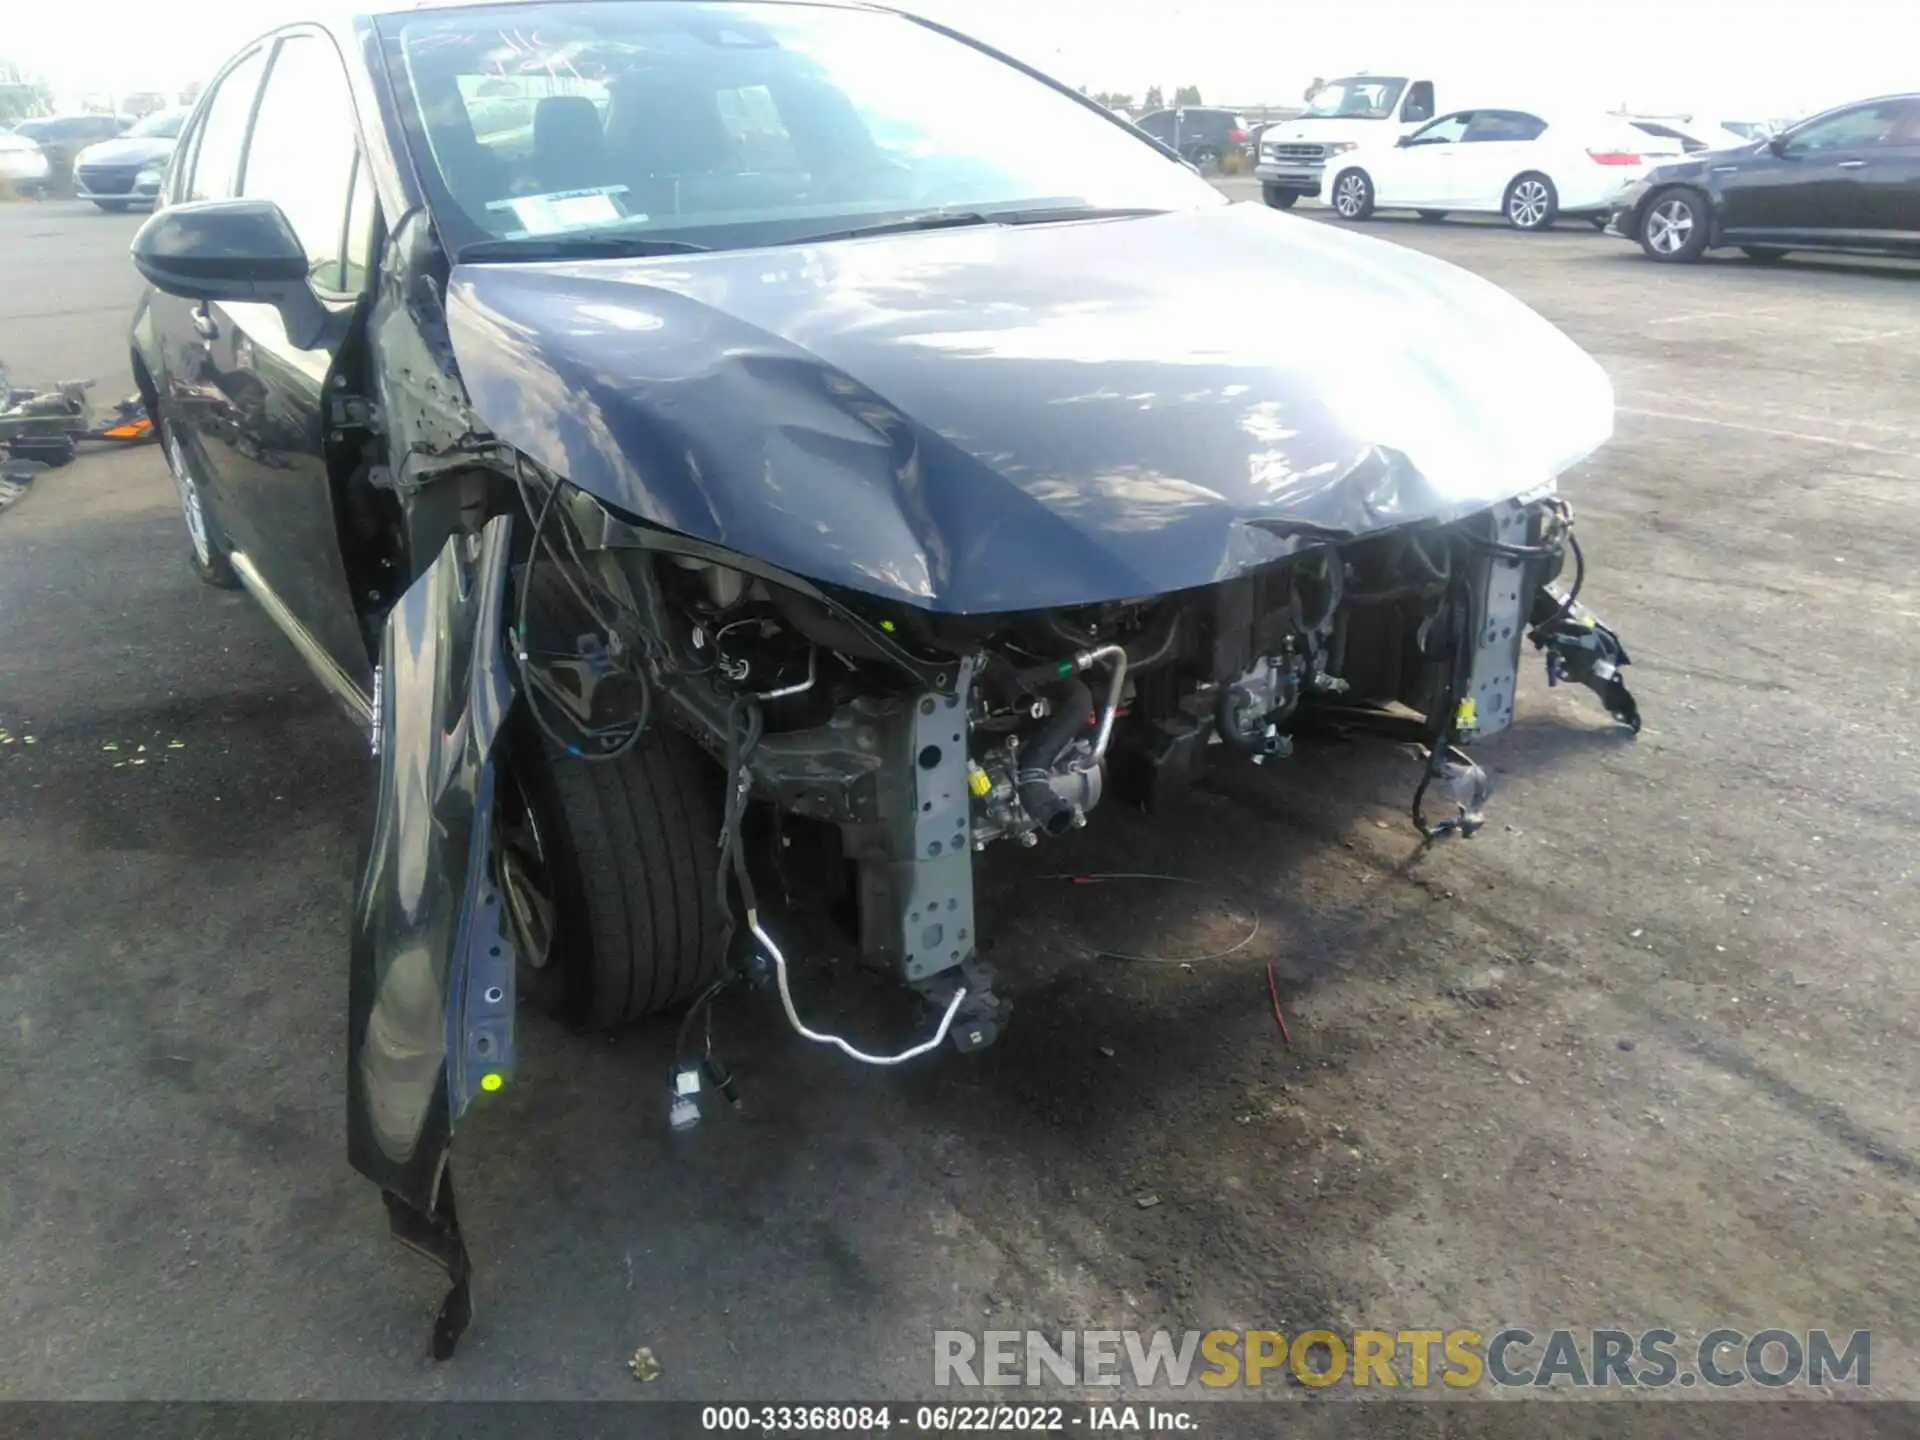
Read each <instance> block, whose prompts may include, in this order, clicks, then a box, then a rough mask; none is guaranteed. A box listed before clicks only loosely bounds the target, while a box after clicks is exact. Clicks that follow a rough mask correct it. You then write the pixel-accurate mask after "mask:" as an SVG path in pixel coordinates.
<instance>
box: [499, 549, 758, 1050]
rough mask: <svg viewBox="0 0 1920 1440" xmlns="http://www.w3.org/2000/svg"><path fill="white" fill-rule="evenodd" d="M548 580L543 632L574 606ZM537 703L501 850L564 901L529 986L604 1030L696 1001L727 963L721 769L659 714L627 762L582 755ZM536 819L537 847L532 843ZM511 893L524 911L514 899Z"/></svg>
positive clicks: (506, 797) (521, 721)
mask: <svg viewBox="0 0 1920 1440" xmlns="http://www.w3.org/2000/svg"><path fill="white" fill-rule="evenodd" d="M542 558H543V559H545V558H546V557H544V556H543V557H542ZM549 563H550V562H549ZM548 575H550V576H552V586H549V585H548V584H544V583H541V582H542V581H543V580H545V579H546V577H543V576H540V575H539V573H538V571H537V570H536V589H535V593H534V596H533V604H534V609H535V612H536V614H535V618H534V621H533V626H532V628H533V629H534V630H535V631H536V632H538V631H539V630H540V629H541V628H542V623H541V620H540V618H539V612H541V611H546V612H547V613H548V614H549V615H552V614H554V613H556V612H555V610H554V608H553V607H555V606H557V605H560V604H563V603H565V602H562V601H560V600H558V599H557V598H556V597H555V596H554V595H553V593H552V590H553V588H554V587H559V586H562V585H563V584H564V582H561V581H560V580H559V577H558V576H557V575H555V574H554V573H553V572H552V571H549V572H548ZM559 613H562V614H564V613H565V612H564V611H561V612H559ZM536 643H537V642H536ZM529 703H531V702H530V701H529V700H528V699H527V697H525V696H523V697H522V699H521V703H520V706H519V707H518V709H517V710H516V712H515V719H514V723H513V724H512V725H511V726H510V728H509V731H508V735H507V752H506V753H507V769H508V771H509V772H510V773H509V774H507V775H504V776H503V777H502V783H501V787H500V796H501V804H500V806H499V814H498V816H497V818H496V826H497V832H498V837H499V844H498V846H497V847H496V856H497V857H498V858H499V859H501V860H502V861H503V862H506V861H508V860H510V859H513V858H515V852H516V851H517V852H518V857H519V858H522V859H526V858H530V859H531V860H532V861H533V862H534V863H535V866H536V867H537V871H536V873H537V876H538V879H539V881H540V882H542V883H541V886H540V888H543V889H544V891H545V898H546V899H547V900H548V901H549V902H550V904H551V913H550V915H549V916H548V920H549V926H548V931H547V934H548V936H549V939H550V943H549V945H548V946H547V948H546V953H545V954H544V955H538V954H531V953H528V952H529V950H530V949H531V948H532V947H530V946H529V945H528V943H527V936H526V934H525V932H524V930H523V931H522V933H521V934H519V935H518V936H517V937H516V938H517V939H518V940H519V942H520V944H519V948H520V950H521V951H522V955H521V962H520V969H519V976H518V983H519V986H520V991H521V994H522V995H523V996H524V997H525V998H526V999H527V1001H528V1003H529V1004H530V1005H532V1006H534V1007H535V1008H537V1009H541V1010H544V1011H546V1012H547V1013H549V1014H552V1015H555V1016H556V1017H558V1018H560V1019H562V1020H564V1021H566V1022H567V1023H569V1024H572V1025H576V1026H582V1027H590V1028H594V1029H614V1028H617V1027H619V1026H622V1025H626V1024H630V1023H631V1022H633V1021H636V1020H640V1019H643V1018H644V1017H646V1016H649V1015H656V1014H659V1013H661V1012H662V1011H666V1010H671V1009H673V1008H675V1007H676V1006H679V1005H683V1004H685V1003H686V1002H687V1001H688V1000H691V999H692V998H693V997H694V996H695V995H696V994H698V993H699V991H700V990H701V989H702V988H703V987H704V986H706V985H707V984H709V983H710V982H711V981H712V980H713V979H714V978H715V977H716V976H717V975H718V974H719V970H720V963H721V959H722V956H721V944H720V938H721V919H720V916H719V914H718V902H717V900H716V898H715V895H714V863H715V859H716V851H715V848H714V840H715V837H716V836H717V835H718V834H719V830H720V778H721V777H720V771H719V767H717V766H715V765H714V764H713V763H712V761H710V760H709V759H707V757H706V756H705V755H703V754H702V753H701V752H700V750H699V749H698V748H697V747H695V746H694V744H693V743H692V742H691V741H690V740H688V739H687V738H686V737H685V736H684V735H682V734H681V733H680V732H679V731H678V730H675V729H673V728H672V727H670V726H669V725H667V724H666V723H665V722H664V721H661V720H660V719H659V718H658V716H657V714H656V719H655V725H654V728H653V729H652V730H650V731H649V732H648V733H647V735H646V736H645V737H644V738H643V739H642V740H641V741H640V743H639V744H637V745H635V746H634V747H633V749H631V750H630V751H628V752H627V753H626V754H625V755H623V756H621V757H620V758H619V759H617V760H583V759H580V758H578V757H575V756H570V755H568V754H566V753H565V752H564V751H563V750H562V749H561V748H560V747H559V746H558V745H557V744H555V743H554V741H553V740H552V739H551V738H550V737H548V736H546V735H545V734H543V733H542V732H541V730H540V728H539V726H538V725H537V724H536V723H535V722H534V720H533V718H532V716H531V715H530V713H529V712H528V710H527V706H528V704H529ZM562 723H564V722H562ZM556 728H559V726H558V725H556ZM520 806H523V807H524V811H522V812H521V813H516V807H520ZM529 819H530V821H531V827H532V832H533V838H534V842H535V843H534V847H533V850H532V853H531V855H530V856H529V853H528V848H527V847H526V845H525V844H524V842H523V835H524V831H525V829H526V828H527V827H526V822H527V821H528V820H529ZM516 832H519V833H516ZM505 868H506V866H505V864H504V863H503V865H502V870H503V878H504V871H505ZM509 888H510V887H509ZM508 902H509V903H508V913H509V914H510V915H513V914H516V912H517V909H518V907H517V906H516V905H515V904H514V903H513V896H512V895H511V894H509V896H508Z"/></svg>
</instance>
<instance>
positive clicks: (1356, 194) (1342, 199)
mask: <svg viewBox="0 0 1920 1440" xmlns="http://www.w3.org/2000/svg"><path fill="white" fill-rule="evenodd" d="M1327 198H1328V203H1329V204H1331V205H1332V206H1333V213H1334V214H1336V215H1338V216H1339V217H1340V218H1341V219H1342V220H1366V219H1370V218H1371V217H1372V215H1373V177H1372V176H1371V175H1369V174H1367V172H1366V171H1364V170H1342V171H1341V172H1340V173H1339V174H1338V175H1336V176H1334V177H1333V188H1332V189H1330V190H1329V191H1327Z"/></svg>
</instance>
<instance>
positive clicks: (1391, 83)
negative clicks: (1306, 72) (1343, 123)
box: [1304, 75, 1407, 120]
mask: <svg viewBox="0 0 1920 1440" xmlns="http://www.w3.org/2000/svg"><path fill="white" fill-rule="evenodd" d="M1406 88H1407V82H1406V80H1405V78H1404V77H1401V76H1395V75H1369V76H1365V77H1356V78H1354V79H1350V80H1335V81H1334V82H1333V83H1332V84H1330V85H1325V86H1322V87H1321V88H1320V89H1318V90H1316V91H1314V92H1313V98H1312V99H1311V100H1309V101H1308V102H1307V108H1306V111H1305V114H1304V118H1305V119H1308V120H1334V119H1345V120H1384V119H1386V118H1387V117H1388V116H1389V115H1391V114H1392V113H1393V107H1394V106H1395V105H1398V104H1399V103H1400V92H1401V91H1402V90H1404V89H1406Z"/></svg>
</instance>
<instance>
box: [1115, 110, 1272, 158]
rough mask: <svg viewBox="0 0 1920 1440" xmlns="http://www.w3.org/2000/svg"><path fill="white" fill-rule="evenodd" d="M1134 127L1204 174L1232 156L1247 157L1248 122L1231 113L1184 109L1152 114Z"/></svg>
mask: <svg viewBox="0 0 1920 1440" xmlns="http://www.w3.org/2000/svg"><path fill="white" fill-rule="evenodd" d="M1134 123H1135V124H1136V125H1138V126H1139V127H1140V128H1141V129H1142V130H1144V131H1146V132H1147V134H1149V135H1151V136H1152V137H1153V138H1154V139H1156V140H1158V141H1159V142H1160V143H1161V144H1162V145H1168V146H1171V147H1172V148H1173V149H1175V150H1178V151H1179V152H1180V158H1181V159H1183V160H1186V161H1188V162H1189V163H1191V164H1194V165H1198V166H1199V167H1200V168H1201V169H1202V170H1208V169H1211V168H1212V167H1214V166H1216V165H1218V164H1219V163H1220V161H1221V160H1222V159H1223V158H1224V157H1225V156H1227V155H1229V154H1237V155H1244V154H1245V153H1246V147H1247V122H1246V121H1245V120H1243V119H1241V118H1240V117H1239V116H1238V115H1236V114H1234V113H1233V112H1232V111H1231V110H1203V109H1201V108H1200V107H1199V106H1198V105H1185V106H1182V107H1180V108H1179V109H1176V110H1152V111H1149V112H1148V113H1147V114H1145V115H1142V116H1141V117H1140V118H1139V119H1138V120H1136V121H1135V122H1134Z"/></svg>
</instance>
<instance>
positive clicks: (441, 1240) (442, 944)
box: [347, 515, 515, 1357]
mask: <svg viewBox="0 0 1920 1440" xmlns="http://www.w3.org/2000/svg"><path fill="white" fill-rule="evenodd" d="M512 534H513V522H512V519H511V518H510V517H508V516H504V515H503V516H500V517H498V518H496V519H494V520H492V521H490V522H489V523H488V524H487V526H486V527H485V528H484V529H483V530H482V531H481V532H480V533H479V534H478V535H470V534H461V535H455V536H453V537H452V538H451V539H449V540H448V541H447V543H446V546H445V548H444V549H443V550H442V551H441V552H440V555H439V557H438V558H437V559H435V560H434V561H433V563H432V564H431V565H429V566H428V567H427V568H426V570H425V571H424V572H423V573H422V574H421V575H420V577H419V578H418V579H417V580H415V581H414V583H413V584H412V585H411V586H410V587H409V588H408V589H407V591H406V593H405V594H403V595H402V596H401V597H400V599H399V601H398V602H397V603H396V604H395V605H394V607H393V610H392V612H391V613H390V614H389V615H388V617H387V624H386V633H385V635H384V637H383V639H382V641H381V652H380V668H379V670H378V671H377V672H376V675H375V683H374V720H373V737H374V738H373V743H374V749H375V753H376V754H377V755H378V757H379V762H380V769H379V780H378V788H377V791H376V795H375V809H374V820H373V826H372V833H371V836H370V839H369V840H368V844H367V850H366V859H365V864H364V867H363V869H362V873H361V880H360V890H359V895H358V898H357V900H356V902H355V905H354V919H353V937H352V959H351V972H350V979H349V985H348V1022H347V1057H348V1058H347V1150H348V1156H349V1158H350V1159H351V1161H352V1162H353V1166H354V1168H355V1169H357V1170H359V1171H360V1172H361V1173H362V1174H364V1175H366V1176H367V1177H368V1178H369V1179H371V1180H373V1181H374V1182H375V1183H376V1184H378V1185H379V1186H380V1188H381V1190H382V1191H383V1192H384V1193H385V1196H386V1200H387V1206H388V1214H389V1220H390V1222H391V1223H392V1226H393V1229H394V1233H395V1235H396V1236H397V1237H398V1238H400V1239H401V1240H402V1241H404V1242H406V1243H407V1244H409V1245H411V1246H413V1247H414V1248H415V1249H418V1250H420V1251H422V1252H423V1253H425V1254H428V1255H429V1256H431V1257H432V1258H433V1259H435V1260H437V1261H438V1262H439V1263H441V1264H442V1265H443V1266H445V1268H446V1269H447V1271H448V1274H449V1276H450V1278H451V1279H452V1281H453V1284H454V1288H453V1291H452V1292H450V1294H449V1295H448V1298H447V1304H446V1305H445V1306H444V1307H443V1308H442V1311H441V1316H440V1319H439V1321H438V1322H437V1323H436V1325H435V1335H434V1353H435V1355H436V1356H441V1357H444V1355H446V1354H451V1353H452V1349H453V1343H454V1341H455V1340H457V1339H458V1338H459V1332H460V1331H461V1330H462V1329H464V1328H465V1325H466V1322H467V1319H468V1318H469V1317H470V1315H471V1302H470V1301H469V1299H468V1296H467V1283H466V1282H467V1261H466V1251H465V1247H464V1245H463V1244H462V1243H461V1240H460V1234H459V1225H458V1221H457V1220H456V1219H455V1217H454V1211H453V1191H452V1182H451V1178H450V1177H449V1175H448V1173H447V1155H448V1149H449V1146H450V1144H451V1142H452V1139H453V1128H454V1125H455V1124H456V1123H457V1122H458V1121H459V1119H460V1116H461V1115H462V1114H463V1113H464V1112H465V1110H466V1108H467V1106H468V1104H469V1103H470V1102H471V1101H472V1099H473V1097H474V1095H475V1093H476V1092H478V1091H481V1090H483V1089H497V1088H499V1086H500V1084H501V1083H502V1082H503V1081H504V1079H505V1078H506V1077H507V1076H508V1075H510V1074H511V1072H512V1070H513V1066H514V1060H515V1054H514V1041H513V1006H514V993H513V971H514V952H513V946H512V944H511V942H510V939H509V936H508V934H507V933H506V931H505V930H504V929H503V927H502V924H501V906H500V902H499V897H498V894H497V892H496V890H495V887H494V879H493V875H492V870H491V863H490V854H489V849H490V845H491V841H492V819H493V784H494V766H493V752H494V747H495V745H496V743H497V742H498V740H499V736H500V732H501V727H502V726H503V724H504V723H505V721H506V717H507V712H508V709H509V707H510V706H511V705H512V703H513V693H514V692H513V684H512V669H511V661H510V658H509V656H508V653H507V649H506V623H507V620H506V603H507V602H506V591H507V577H508V569H509V563H508V562H509V542H510V540H511V537H512ZM496 1077H497V1078H496Z"/></svg>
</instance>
